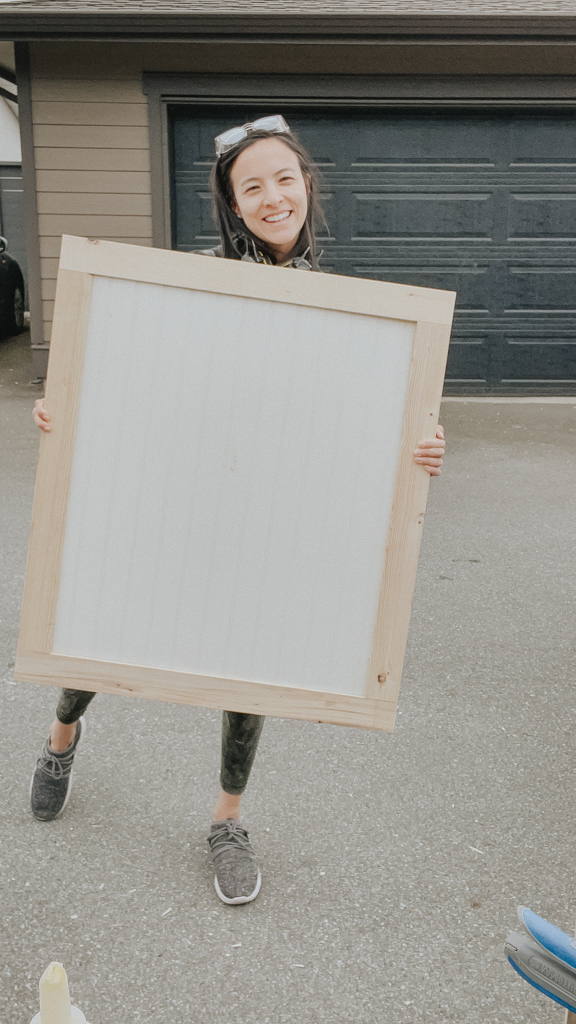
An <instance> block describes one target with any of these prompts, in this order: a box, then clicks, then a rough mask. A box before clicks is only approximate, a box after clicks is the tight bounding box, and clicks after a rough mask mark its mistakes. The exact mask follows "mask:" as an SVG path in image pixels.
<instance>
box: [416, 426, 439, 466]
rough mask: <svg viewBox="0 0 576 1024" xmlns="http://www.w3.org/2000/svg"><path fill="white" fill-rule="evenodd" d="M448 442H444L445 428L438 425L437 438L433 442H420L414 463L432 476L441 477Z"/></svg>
mask: <svg viewBox="0 0 576 1024" xmlns="http://www.w3.org/2000/svg"><path fill="white" fill-rule="evenodd" d="M445 448H446V441H445V440H444V427H441V426H440V424H438V429H437V430H436V437H435V438H434V440H433V441H419V443H418V447H417V449H416V451H415V452H414V462H417V463H418V465H419V466H423V467H424V469H425V470H426V472H427V473H430V476H440V473H441V472H442V470H441V469H440V466H441V465H442V461H443V455H444V450H445Z"/></svg>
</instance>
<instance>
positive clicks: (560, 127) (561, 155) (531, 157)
mask: <svg viewBox="0 0 576 1024" xmlns="http://www.w3.org/2000/svg"><path fill="white" fill-rule="evenodd" d="M510 166H511V167H527V168H530V167H533V168H535V169H540V170H541V171H543V172H544V171H546V169H548V168H549V169H551V170H554V169H557V168H562V167H566V168H568V169H570V168H572V169H574V167H576V114H574V113H573V112H572V111H570V110H566V111H563V112H562V115H561V116H560V117H557V116H554V112H552V116H550V113H548V112H547V113H546V114H544V115H542V114H539V113H538V112H537V111H530V112H529V113H528V112H520V111H518V112H517V113H516V116H515V118H514V119H513V121H512V123H511V129H510Z"/></svg>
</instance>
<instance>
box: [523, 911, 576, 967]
mask: <svg viewBox="0 0 576 1024" xmlns="http://www.w3.org/2000/svg"><path fill="white" fill-rule="evenodd" d="M518 917H519V918H520V921H521V923H522V924H523V925H524V927H525V928H526V930H527V931H528V932H529V934H530V935H531V936H532V938H533V939H535V940H536V942H537V943H538V945H539V946H542V949H545V950H546V951H547V952H548V953H551V954H552V956H554V957H556V959H557V960H559V961H560V963H562V964H566V965H567V966H568V967H572V968H573V969H574V970H575V971H576V939H574V937H573V936H572V935H567V934H566V932H563V931H561V930H560V928H557V927H556V925H553V924H550V921H546V920H545V918H543V917H539V916H538V914H535V913H534V912H533V911H532V910H529V909H528V907H518Z"/></svg>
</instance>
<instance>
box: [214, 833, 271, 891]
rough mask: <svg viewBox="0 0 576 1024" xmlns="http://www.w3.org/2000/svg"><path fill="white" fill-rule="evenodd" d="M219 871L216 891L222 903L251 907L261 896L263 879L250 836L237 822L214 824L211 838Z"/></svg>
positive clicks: (216, 866)
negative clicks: (250, 904) (246, 904)
mask: <svg viewBox="0 0 576 1024" xmlns="http://www.w3.org/2000/svg"><path fill="white" fill-rule="evenodd" d="M208 843H209V846H210V853H211V854H212V862H213V864H214V868H215V871H216V875H215V877H214V887H215V889H216V892H217V893H218V895H219V897H220V899H221V900H222V902H223V903H250V902H251V901H252V900H255V899H256V897H257V895H258V893H259V892H260V886H261V885H262V876H261V874H260V868H259V867H258V864H257V863H256V856H255V854H254V850H253V849H252V846H251V845H250V840H249V839H248V833H247V831H246V829H245V828H242V825H241V824H240V822H239V821H236V819H235V818H227V820H226V821H215V822H213V824H212V827H211V829H210V835H209V836H208Z"/></svg>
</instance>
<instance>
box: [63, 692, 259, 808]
mask: <svg viewBox="0 0 576 1024" xmlns="http://www.w3.org/2000/svg"><path fill="white" fill-rule="evenodd" d="M95 696H96V694H95V693H88V692H87V691H86V690H62V696H61V697H60V700H59V701H58V707H57V708H56V717H57V719H58V721H59V722H62V724H63V725H72V722H77V721H78V719H79V718H80V715H83V714H84V712H85V710H86V708H87V707H88V705H89V703H90V701H91V700H92V699H93V698H94V697H95ZM263 725H264V716H263V715H243V714H241V713H240V712H239V711H224V713H223V715H222V762H221V768H220V785H221V786H222V789H223V790H224V791H225V792H226V793H230V794H231V795H232V796H239V795H240V793H243V792H244V790H245V789H246V784H247V782H248V776H249V775H250V770H251V768H252V765H253V764H254V758H255V757H256V750H257V747H258V740H259V739H260V733H261V732H262V726H263Z"/></svg>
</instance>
